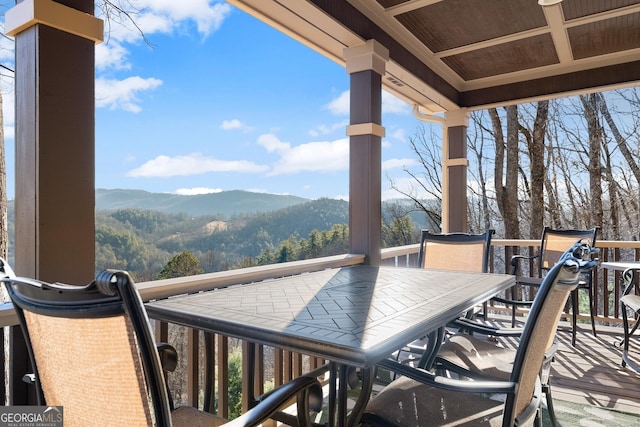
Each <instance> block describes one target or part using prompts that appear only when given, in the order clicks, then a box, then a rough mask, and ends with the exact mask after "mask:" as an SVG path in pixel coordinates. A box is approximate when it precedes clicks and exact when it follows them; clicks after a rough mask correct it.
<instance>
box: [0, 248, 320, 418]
mask: <svg viewBox="0 0 640 427" xmlns="http://www.w3.org/2000/svg"><path fill="white" fill-rule="evenodd" d="M0 270H1V271H0V277H1V279H0V280H1V281H2V282H3V283H4V284H5V286H6V288H7V290H8V292H9V295H10V297H11V300H12V302H13V304H14V307H15V309H16V312H17V313H18V317H19V319H20V325H21V327H22V331H23V333H24V335H25V338H26V342H27V348H28V352H29V357H30V360H31V364H32V368H33V370H34V372H33V374H34V377H35V386H36V394H37V400H38V402H37V403H38V404H39V405H47V406H63V414H64V425H65V426H66V427H71V426H90V425H95V426H107V425H112V426H151V425H154V426H163V427H164V426H171V425H174V426H189V427H198V426H219V425H223V424H224V423H225V422H226V420H225V419H223V418H220V417H218V416H215V415H213V414H210V413H207V412H203V411H200V410H198V409H196V408H193V407H187V406H183V407H179V408H175V409H173V408H171V406H172V405H171V404H170V401H169V398H168V392H167V387H166V384H165V380H164V373H163V368H162V366H161V360H160V357H159V355H158V352H157V351H156V347H155V345H154V342H153V335H152V332H151V330H150V326H149V320H148V318H147V314H146V311H145V309H144V305H143V303H142V300H141V299H140V296H139V294H138V292H137V290H136V288H135V286H134V284H133V281H132V279H131V278H130V277H129V275H128V274H127V273H126V272H123V271H104V272H102V273H100V274H98V276H97V277H96V279H95V280H94V281H93V282H92V283H90V284H89V285H86V286H72V285H66V284H61V283H45V282H41V281H38V280H34V279H28V278H21V277H15V275H14V274H13V272H12V271H11V268H10V267H9V265H8V264H7V263H6V262H5V261H4V260H1V259H0ZM296 396H297V397H298V401H297V403H298V414H299V415H298V416H299V417H300V422H301V423H302V424H304V422H308V420H307V419H306V417H307V416H308V409H309V407H310V406H312V407H314V410H319V409H320V408H319V407H320V405H321V401H322V390H321V387H320V384H319V382H318V381H317V379H316V378H311V377H305V376H302V377H298V378H296V379H295V380H293V381H291V382H289V383H287V384H284V385H283V386H281V387H279V388H277V389H275V390H274V391H272V392H270V393H267V394H265V395H263V396H262V397H261V398H258V399H257V401H256V402H255V403H256V405H255V406H254V407H253V408H252V409H251V410H249V411H248V412H246V413H245V414H244V415H242V416H241V417H239V418H236V419H235V420H234V421H233V425H258V424H260V423H261V422H263V421H265V420H266V419H267V418H268V417H270V416H272V415H273V414H274V413H276V412H277V411H278V410H279V409H280V408H281V407H282V406H283V405H285V404H289V403H290V402H291V400H292V398H294V397H296Z"/></svg>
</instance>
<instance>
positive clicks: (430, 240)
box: [397, 230, 494, 368]
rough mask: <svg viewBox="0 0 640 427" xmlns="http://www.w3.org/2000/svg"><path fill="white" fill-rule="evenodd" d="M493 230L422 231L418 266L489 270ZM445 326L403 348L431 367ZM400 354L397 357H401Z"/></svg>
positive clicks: (484, 308)
mask: <svg viewBox="0 0 640 427" xmlns="http://www.w3.org/2000/svg"><path fill="white" fill-rule="evenodd" d="M493 233H494V230H488V231H486V232H484V233H482V234H468V233H446V234H438V233H432V232H430V231H429V230H422V236H421V239H420V252H419V254H418V267H419V268H426V269H433V270H454V271H466V272H477V273H486V272H488V271H489V250H490V248H491V236H492V235H493ZM478 312H479V310H476V309H471V310H469V311H468V312H467V313H466V314H465V317H467V318H473V317H475V316H476V315H477V314H478ZM481 313H482V314H481V316H482V317H484V318H486V316H487V302H486V301H485V302H484V303H483V304H482V310H481ZM443 332H444V328H443V329H442V330H440V331H437V332H435V333H431V334H429V337H428V340H427V341H426V343H427V344H426V345H425V341H424V340H423V339H420V340H416V341H414V342H412V343H410V344H408V345H407V347H406V348H404V349H403V350H401V351H400V353H402V352H409V353H412V354H420V355H421V359H420V360H419V361H418V362H417V363H418V366H420V367H423V368H424V367H425V366H429V365H430V364H431V363H432V362H433V356H435V351H436V350H437V344H439V343H440V342H441V341H442V338H443V336H444V334H443ZM400 353H398V354H397V358H398V357H401V355H400Z"/></svg>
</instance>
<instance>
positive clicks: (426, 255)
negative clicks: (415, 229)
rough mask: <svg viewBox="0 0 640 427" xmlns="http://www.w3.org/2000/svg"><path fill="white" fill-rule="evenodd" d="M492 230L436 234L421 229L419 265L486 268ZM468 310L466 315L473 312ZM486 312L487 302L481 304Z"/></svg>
mask: <svg viewBox="0 0 640 427" xmlns="http://www.w3.org/2000/svg"><path fill="white" fill-rule="evenodd" d="M494 233H495V230H487V231H485V232H484V233H482V234H469V233H446V234H437V233H432V232H430V231H429V230H422V237H421V239H420V252H419V254H418V266H419V267H420V268H426V269H434V270H436V269H437V270H455V271H467V272H474V273H487V272H488V271H489V251H490V249H491V237H492V236H493V234H494ZM475 314H476V313H475V312H474V313H473V314H471V313H468V314H467V316H468V317H471V316H472V315H475ZM486 315H487V303H486V302H485V303H484V304H483V309H482V316H483V317H486Z"/></svg>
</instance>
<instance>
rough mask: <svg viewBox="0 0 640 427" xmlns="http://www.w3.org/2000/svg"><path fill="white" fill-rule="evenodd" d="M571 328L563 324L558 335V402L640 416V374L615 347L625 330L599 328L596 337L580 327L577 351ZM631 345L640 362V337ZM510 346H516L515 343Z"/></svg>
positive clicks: (554, 380)
mask: <svg viewBox="0 0 640 427" xmlns="http://www.w3.org/2000/svg"><path fill="white" fill-rule="evenodd" d="M498 319H500V317H499V316H496V317H494V318H493V320H498ZM570 328H571V327H570V325H569V324H568V323H566V322H561V323H560V329H559V330H558V334H557V337H558V341H559V343H560V347H559V349H558V352H557V354H556V359H555V360H554V362H553V363H552V365H551V380H550V382H551V389H552V394H553V397H554V400H560V401H568V402H574V403H579V404H587V405H593V406H599V407H603V408H608V409H614V410H616V411H621V412H627V413H631V414H637V415H640V373H637V372H635V371H633V370H632V369H630V368H629V367H626V368H623V367H622V366H621V361H622V356H621V354H622V349H621V348H620V347H619V346H617V345H615V344H617V343H619V342H620V340H621V338H622V328H620V327H609V326H600V325H596V332H597V336H596V337H594V336H593V334H592V333H591V325H590V324H588V323H581V324H578V332H577V338H576V346H575V347H572V346H571V329H570ZM614 343H615V344H614ZM630 343H631V347H630V351H631V353H630V354H632V358H633V359H634V360H638V361H640V333H639V334H637V335H635V336H633V337H632V339H631V341H630ZM506 345H512V346H514V345H515V341H513V340H509V341H508V342H506Z"/></svg>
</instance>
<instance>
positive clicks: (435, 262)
mask: <svg viewBox="0 0 640 427" xmlns="http://www.w3.org/2000/svg"><path fill="white" fill-rule="evenodd" d="M493 232H494V231H493V230H488V231H486V232H484V233H482V234H466V233H447V234H436V233H431V232H430V231H428V230H422V237H421V239H420V252H419V255H418V266H419V267H420V268H429V269H438V270H455V271H467V272H477V273H486V272H487V271H488V268H489V250H490V248H491V236H492V234H493Z"/></svg>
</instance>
